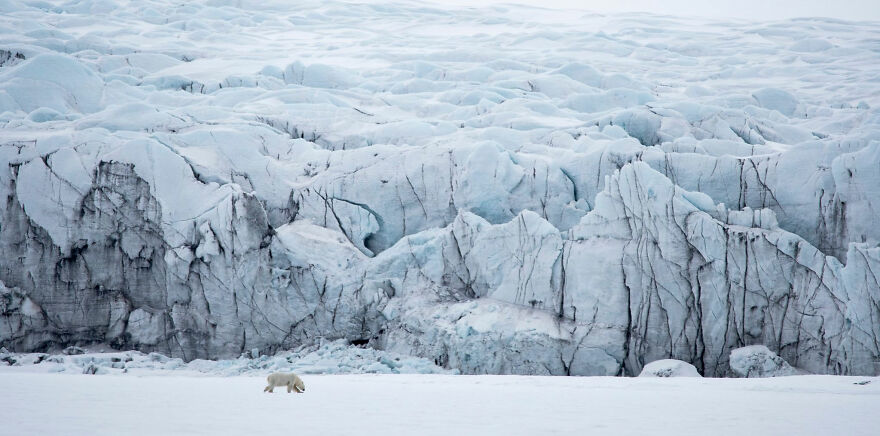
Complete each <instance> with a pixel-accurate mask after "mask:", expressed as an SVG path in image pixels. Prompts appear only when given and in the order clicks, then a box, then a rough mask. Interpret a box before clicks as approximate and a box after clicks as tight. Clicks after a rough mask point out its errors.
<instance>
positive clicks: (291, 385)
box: [263, 372, 306, 394]
mask: <svg viewBox="0 0 880 436" xmlns="http://www.w3.org/2000/svg"><path fill="white" fill-rule="evenodd" d="M266 380H268V381H269V386H266V389H263V392H269V393H270V394H271V393H272V391H273V390H274V389H275V388H276V387H277V386H287V393H288V394H289V393H290V391H291V390H294V391H296V393H298V394H301V393H303V392H305V391H306V385H305V383H303V381H302V379H301V378H299V376H298V375H296V374H294V373H292V372H291V373H283V372H276V373H273V374H269V377H266Z"/></svg>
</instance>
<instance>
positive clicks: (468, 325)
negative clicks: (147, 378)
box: [0, 0, 880, 376]
mask: <svg viewBox="0 0 880 436" xmlns="http://www.w3.org/2000/svg"><path fill="white" fill-rule="evenodd" d="M0 12H2V14H0V161H2V163H0V198H5V203H4V207H3V208H2V210H0V346H3V347H6V348H8V349H9V350H12V351H15V352H35V351H37V352H42V351H51V350H55V349H62V348H65V347H67V346H70V345H89V344H107V346H109V347H112V348H114V349H117V350H140V351H143V352H158V353H162V354H164V355H167V356H171V357H173V358H179V359H182V360H183V361H186V362H189V361H194V360H196V359H228V358H236V357H238V356H241V355H242V354H245V353H251V350H254V349H256V350H258V354H262V355H271V354H274V353H276V352H279V351H283V350H290V349H296V348H297V347H303V346H311V345H314V344H319V343H323V341H324V340H330V341H333V340H344V341H349V342H351V343H354V344H359V345H366V346H369V347H372V348H376V349H378V350H383V351H384V352H388V353H396V354H395V355H403V356H415V357H418V358H423V359H426V361H429V362H433V364H434V365H437V366H439V367H442V368H446V369H449V370H457V371H460V372H461V373H465V374H530V375H630V376H634V375H638V374H640V373H641V372H642V370H643V368H644V367H645V365H647V364H648V363H650V362H653V361H657V360H663V359H677V360H681V361H684V362H688V363H690V364H692V365H693V366H694V367H695V368H696V369H697V370H698V371H699V373H700V374H702V375H704V376H728V375H734V373H733V372H732V370H731V367H730V366H731V365H730V353H731V351H732V350H735V349H739V348H741V347H746V346H753V345H763V346H766V347H767V349H768V350H769V352H771V353H775V354H777V355H778V357H779V358H781V359H784V361H785V362H788V363H789V364H791V366H793V367H795V368H798V369H799V370H803V371H806V372H810V373H818V374H845V375H878V374H880V227H878V226H877V225H876V223H875V221H876V219H877V218H878V217H880V85H878V81H877V77H878V74H880V68H878V66H880V51H878V50H877V43H876V41H877V35H878V31H880V25H878V24H877V23H872V22H847V21H840V20H834V19H822V18H811V19H797V20H786V21H772V22H770V21H768V22H755V21H735V20H731V21H720V20H709V19H703V20H697V19H693V18H678V17H672V16H659V15H650V14H604V15H601V14H591V13H587V12H580V11H559V10H551V9H542V8H534V7H527V6H512V5H504V6H501V5H495V6H486V7H481V8H464V7H459V6H441V5H429V6H426V5H422V4H418V3H409V2H403V3H394V4H388V3H382V2H378V3H372V4H354V3H347V2H342V1H329V2H317V1H307V2H300V3H298V4H297V5H296V6H293V5H291V4H289V3H287V2H283V1H262V2H255V1H248V0H236V1H232V0H205V1H196V2H187V3H185V4H181V3H175V2H169V1H165V0H150V1H146V2H114V1H100V0H70V1H65V2H30V1H19V0H5V1H2V2H0Z"/></svg>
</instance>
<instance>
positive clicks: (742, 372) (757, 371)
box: [730, 345, 796, 378]
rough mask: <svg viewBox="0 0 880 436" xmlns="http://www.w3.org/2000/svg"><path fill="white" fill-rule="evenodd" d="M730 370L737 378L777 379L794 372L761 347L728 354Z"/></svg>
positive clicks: (777, 357)
mask: <svg viewBox="0 0 880 436" xmlns="http://www.w3.org/2000/svg"><path fill="white" fill-rule="evenodd" d="M730 370H731V371H732V372H733V373H734V374H736V375H737V376H739V377H749V378H752V377H779V376H785V375H794V374H796V371H795V369H794V368H792V367H791V365H789V364H788V362H786V361H785V360H783V359H782V358H781V357H779V356H777V355H776V353H774V352H772V351H770V350H769V349H767V347H765V346H763V345H749V346H748V347H742V348H737V349H735V350H733V351H731V352H730Z"/></svg>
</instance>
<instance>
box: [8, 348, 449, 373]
mask: <svg viewBox="0 0 880 436" xmlns="http://www.w3.org/2000/svg"><path fill="white" fill-rule="evenodd" d="M71 349H74V350H76V347H70V348H69V349H65V350H64V353H60V354H48V353H10V352H8V350H4V349H0V367H2V368H3V369H2V370H0V371H3V372H14V373H21V372H29V373H30V372H37V373H65V374H97V375H103V374H111V375H120V374H131V375H187V376H192V375H210V376H238V375H267V374H269V373H272V372H296V373H299V374H450V373H456V372H457V371H450V370H445V369H443V368H440V367H438V366H437V365H435V364H434V363H433V362H431V361H429V360H427V359H424V358H419V357H411V356H404V355H400V354H395V353H392V352H387V351H380V350H375V349H372V348H362V347H357V346H353V345H349V344H348V341H345V340H337V341H332V342H324V343H320V344H314V345H307V346H301V347H298V348H297V349H295V350H291V351H283V352H279V353H276V354H275V355H274V356H264V355H260V354H259V351H257V350H254V351H248V352H246V353H244V354H242V356H240V357H239V358H238V359H226V360H223V359H221V360H202V359H195V360H192V361H190V362H184V361H183V360H182V359H180V358H170V357H168V356H164V355H162V354H159V353H149V354H145V353H141V352H138V351H122V352H89V351H87V350H82V349H79V350H76V351H74V352H73V353H71Z"/></svg>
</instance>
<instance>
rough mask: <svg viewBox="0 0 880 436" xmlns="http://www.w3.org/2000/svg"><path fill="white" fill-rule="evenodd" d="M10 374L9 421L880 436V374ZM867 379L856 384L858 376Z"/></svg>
mask: <svg viewBox="0 0 880 436" xmlns="http://www.w3.org/2000/svg"><path fill="white" fill-rule="evenodd" d="M303 378H304V380H305V382H306V392H305V394H302V395H298V394H287V393H286V392H285V390H283V389H276V392H275V393H274V394H272V395H270V394H265V393H263V391H262V390H263V387H264V385H265V379H264V378H262V377H181V376H144V377H142V376H100V375H99V376H94V375H60V374H32V373H2V374H0V393H2V395H0V433H2V434H5V435H25V434H38V435H61V434H64V435H83V434H88V435H96V434H114V435H119V434H126V435H128V434H163V435H166V434H211V435H222V434H235V435H244V434H297V435H303V434H307V435H312V434H315V435H318V434H320V435H355V434H357V435H373V434H375V435H403V434H417V435H462V434H476V435H488V434H499V435H546V434H578V435H599V434H613V435H666V434H668V435H679V436H680V435H748V436H758V435H801V436H803V435H835V436H844V435H849V436H853V435H876V434H878V433H877V431H878V429H880V414H878V413H877V410H878V407H880V378H876V377H875V378H870V377H836V376H794V377H780V378H774V379H708V378H707V379H697V378H693V379H692V378H667V379H658V378H650V379H649V378H611V377H526V376H446V375H333V376H317V375H306V376H304V377H303ZM864 381H869V383H868V384H864V385H858V384H856V383H857V382H864Z"/></svg>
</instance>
